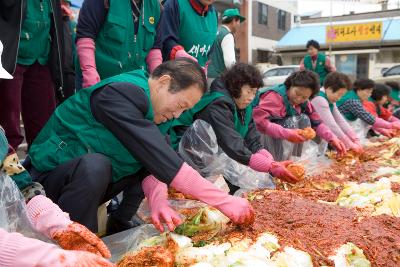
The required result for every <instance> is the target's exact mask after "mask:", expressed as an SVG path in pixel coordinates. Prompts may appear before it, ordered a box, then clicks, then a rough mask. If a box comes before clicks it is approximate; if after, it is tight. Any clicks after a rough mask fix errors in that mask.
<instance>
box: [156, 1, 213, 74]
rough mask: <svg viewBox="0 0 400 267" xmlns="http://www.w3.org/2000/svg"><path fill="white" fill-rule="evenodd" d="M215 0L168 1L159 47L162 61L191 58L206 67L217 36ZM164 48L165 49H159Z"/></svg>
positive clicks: (158, 34)
mask: <svg viewBox="0 0 400 267" xmlns="http://www.w3.org/2000/svg"><path fill="white" fill-rule="evenodd" d="M214 2H215V0H169V1H166V2H165V4H164V10H163V15H162V17H161V19H160V26H159V28H158V29H157V44H158V45H159V46H160V47H162V54H163V59H164V61H165V60H170V59H176V58H182V57H185V58H190V59H192V60H194V61H196V62H198V63H199V64H200V66H202V67H206V63H207V61H208V52H209V51H210V49H211V46H212V44H213V42H214V40H215V38H216V36H217V28H218V18H217V11H216V10H215V8H214V7H213V6H212V4H213V3H214ZM160 44H162V46H161V45H160Z"/></svg>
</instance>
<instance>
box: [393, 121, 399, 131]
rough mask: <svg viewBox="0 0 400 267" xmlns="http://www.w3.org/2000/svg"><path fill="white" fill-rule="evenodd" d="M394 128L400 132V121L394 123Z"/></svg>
mask: <svg viewBox="0 0 400 267" xmlns="http://www.w3.org/2000/svg"><path fill="white" fill-rule="evenodd" d="M392 128H393V129H396V130H400V121H394V122H392Z"/></svg>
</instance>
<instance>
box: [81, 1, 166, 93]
mask: <svg viewBox="0 0 400 267" xmlns="http://www.w3.org/2000/svg"><path fill="white" fill-rule="evenodd" d="M160 14H161V4H160V1H159V0H145V1H144V0H105V1H98V0H85V1H84V3H83V5H82V8H81V9H80V13H79V20H78V25H77V32H76V39H77V43H76V44H77V52H78V56H79V63H80V66H78V67H77V74H78V75H77V85H76V86H77V89H80V88H82V87H83V88H86V87H89V86H91V85H94V84H95V83H97V82H99V81H100V80H103V79H106V78H108V77H111V76H114V75H118V74H121V73H124V72H128V71H132V70H136V69H142V70H147V69H148V67H147V64H146V58H147V56H148V54H149V52H150V50H151V49H152V48H153V46H154V41H155V37H156V28H157V25H158V21H159V19H160ZM155 52H156V53H155V54H154V53H152V56H151V57H152V58H154V57H158V58H159V62H160V63H161V62H162V59H161V50H155ZM80 72H81V74H82V75H80ZM82 78H83V82H82V81H81V79H82Z"/></svg>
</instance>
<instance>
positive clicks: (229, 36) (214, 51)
mask: <svg viewBox="0 0 400 267" xmlns="http://www.w3.org/2000/svg"><path fill="white" fill-rule="evenodd" d="M245 20H246V18H245V17H243V16H241V15H240V13H239V10H238V9H237V8H233V9H227V10H225V12H224V14H223V15H222V26H221V27H220V28H219V29H218V34H217V39H215V41H214V44H213V46H212V48H211V52H210V65H209V66H208V70H207V71H208V72H207V78H208V85H209V86H211V83H212V81H213V80H214V79H215V78H217V77H219V76H220V75H221V74H222V73H223V72H224V71H225V70H226V69H227V68H229V67H231V66H232V65H234V64H235V62H236V55H235V39H234V37H233V35H234V34H235V32H236V31H237V29H238V28H239V26H240V23H242V22H243V21H245Z"/></svg>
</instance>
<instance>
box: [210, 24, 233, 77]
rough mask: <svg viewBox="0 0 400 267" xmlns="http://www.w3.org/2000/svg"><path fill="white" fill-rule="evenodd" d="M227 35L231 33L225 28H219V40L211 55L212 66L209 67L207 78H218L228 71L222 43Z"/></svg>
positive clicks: (215, 42) (216, 40)
mask: <svg viewBox="0 0 400 267" xmlns="http://www.w3.org/2000/svg"><path fill="white" fill-rule="evenodd" d="M227 34H231V32H230V31H229V30H228V29H227V28H226V27H224V26H221V27H220V28H219V31H218V34H217V39H215V41H214V44H213V47H212V49H211V51H212V52H211V54H210V60H211V62H210V65H209V66H208V73H207V76H208V77H209V78H217V77H219V76H220V75H221V73H223V72H224V71H225V70H226V66H225V61H224V53H223V52H222V47H221V43H222V40H223V39H224V38H225V36H226V35H227Z"/></svg>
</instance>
